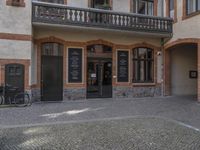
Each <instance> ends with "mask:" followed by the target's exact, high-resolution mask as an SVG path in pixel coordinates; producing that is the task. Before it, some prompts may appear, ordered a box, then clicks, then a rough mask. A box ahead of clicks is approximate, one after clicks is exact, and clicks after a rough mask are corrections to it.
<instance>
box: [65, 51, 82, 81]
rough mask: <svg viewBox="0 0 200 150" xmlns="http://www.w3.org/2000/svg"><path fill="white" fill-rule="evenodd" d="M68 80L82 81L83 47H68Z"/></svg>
mask: <svg viewBox="0 0 200 150" xmlns="http://www.w3.org/2000/svg"><path fill="white" fill-rule="evenodd" d="M68 82H69V83H81V82H82V49H81V48H69V49H68Z"/></svg>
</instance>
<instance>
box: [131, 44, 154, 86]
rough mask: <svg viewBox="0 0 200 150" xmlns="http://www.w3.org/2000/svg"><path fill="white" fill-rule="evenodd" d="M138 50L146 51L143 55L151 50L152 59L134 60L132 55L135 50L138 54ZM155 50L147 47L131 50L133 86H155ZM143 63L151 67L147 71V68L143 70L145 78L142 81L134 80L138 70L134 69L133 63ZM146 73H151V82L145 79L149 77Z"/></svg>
mask: <svg viewBox="0 0 200 150" xmlns="http://www.w3.org/2000/svg"><path fill="white" fill-rule="evenodd" d="M139 49H146V50H145V51H146V52H145V53H147V51H148V50H151V53H152V57H151V58H144V59H141V58H138V56H137V58H135V56H134V54H135V50H137V53H138V52H139ZM155 58H156V57H155V50H154V49H153V48H149V47H142V46H141V47H136V48H133V49H132V83H133V84H155ZM142 61H143V62H144V64H148V62H151V63H152V67H151V69H150V70H149V69H148V68H147V67H145V68H143V70H144V74H145V78H144V81H141V80H136V79H135V76H136V70H140V69H139V68H135V62H142ZM137 67H138V66H137ZM148 72H151V73H152V80H148V79H147V77H148V76H149V75H150V74H149V75H148Z"/></svg>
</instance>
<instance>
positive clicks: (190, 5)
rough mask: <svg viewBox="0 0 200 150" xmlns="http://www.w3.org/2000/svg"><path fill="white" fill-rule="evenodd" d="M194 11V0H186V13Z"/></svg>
mask: <svg viewBox="0 0 200 150" xmlns="http://www.w3.org/2000/svg"><path fill="white" fill-rule="evenodd" d="M193 12H196V0H187V14H191V13H193Z"/></svg>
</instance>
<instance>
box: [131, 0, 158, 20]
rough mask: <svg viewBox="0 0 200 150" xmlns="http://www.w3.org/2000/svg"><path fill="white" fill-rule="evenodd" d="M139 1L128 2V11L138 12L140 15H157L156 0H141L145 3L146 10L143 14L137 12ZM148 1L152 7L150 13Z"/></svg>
mask: <svg viewBox="0 0 200 150" xmlns="http://www.w3.org/2000/svg"><path fill="white" fill-rule="evenodd" d="M139 2H140V0H131V4H130V7H131V10H130V11H131V12H132V13H136V14H140V15H148V16H156V15H157V0H142V2H145V4H146V9H147V10H146V11H145V14H141V13H139V12H138V9H139ZM149 3H152V6H153V9H152V10H151V11H152V14H149V7H148V6H149ZM134 4H135V6H134ZM134 10H135V11H134Z"/></svg>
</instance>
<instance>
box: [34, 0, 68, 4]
mask: <svg viewBox="0 0 200 150" xmlns="http://www.w3.org/2000/svg"><path fill="white" fill-rule="evenodd" d="M37 1H40V2H45V3H53V4H61V5H64V4H67V0H62V1H63V3H56V2H48V0H46V1H45V0H37Z"/></svg>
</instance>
